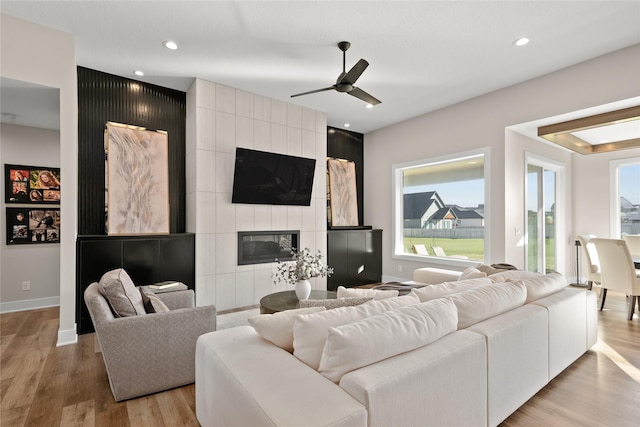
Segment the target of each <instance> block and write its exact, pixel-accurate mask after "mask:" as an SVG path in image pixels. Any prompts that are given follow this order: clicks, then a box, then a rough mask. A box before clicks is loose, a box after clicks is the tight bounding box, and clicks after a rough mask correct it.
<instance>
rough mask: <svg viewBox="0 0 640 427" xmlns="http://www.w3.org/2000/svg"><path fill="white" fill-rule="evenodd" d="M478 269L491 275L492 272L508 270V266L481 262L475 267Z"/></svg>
mask: <svg viewBox="0 0 640 427" xmlns="http://www.w3.org/2000/svg"><path fill="white" fill-rule="evenodd" d="M475 268H476V269H477V270H479V271H481V272H483V273H485V274H486V275H487V276H491V275H492V274H496V273H501V272H503V271H507V269H506V268H495V267H492V266H490V265H486V264H480V265H478V266H476V267H475Z"/></svg>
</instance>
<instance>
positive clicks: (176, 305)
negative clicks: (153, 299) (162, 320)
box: [155, 289, 195, 310]
mask: <svg viewBox="0 0 640 427" xmlns="http://www.w3.org/2000/svg"><path fill="white" fill-rule="evenodd" d="M155 295H156V296H157V297H158V298H160V299H161V300H162V302H163V303H165V305H166V306H167V307H168V308H169V310H177V309H180V308H193V307H195V296H194V292H193V290H192V289H187V290H184V291H175V292H163V293H158V294H155Z"/></svg>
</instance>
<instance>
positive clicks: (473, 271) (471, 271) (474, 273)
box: [458, 267, 487, 280]
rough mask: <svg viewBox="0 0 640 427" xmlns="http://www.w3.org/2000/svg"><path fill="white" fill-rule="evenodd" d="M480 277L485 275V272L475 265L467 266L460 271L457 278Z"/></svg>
mask: <svg viewBox="0 0 640 427" xmlns="http://www.w3.org/2000/svg"><path fill="white" fill-rule="evenodd" d="M482 277H487V273H484V272H482V271H480V270H478V269H477V268H475V267H469V268H467V269H465V270H464V271H463V272H462V274H461V275H460V277H459V278H458V280H467V279H479V278H482Z"/></svg>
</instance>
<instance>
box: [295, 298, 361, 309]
mask: <svg viewBox="0 0 640 427" xmlns="http://www.w3.org/2000/svg"><path fill="white" fill-rule="evenodd" d="M371 300H373V298H372V297H348V298H339V297H338V298H327V299H305V300H300V302H299V305H300V308H307V307H324V308H326V309H327V310H331V309H334V308H340V307H352V306H354V305H360V304H364V303H365V302H369V301H371Z"/></svg>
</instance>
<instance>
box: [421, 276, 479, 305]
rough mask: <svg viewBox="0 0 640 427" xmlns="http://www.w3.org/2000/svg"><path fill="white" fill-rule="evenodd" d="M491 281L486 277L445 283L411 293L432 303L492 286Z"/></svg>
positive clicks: (422, 300)
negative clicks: (448, 296)
mask: <svg viewBox="0 0 640 427" xmlns="http://www.w3.org/2000/svg"><path fill="white" fill-rule="evenodd" d="M490 284H491V280H490V279H489V278H486V277H482V278H478V279H467V280H460V281H456V282H444V283H439V284H437V285H429V286H425V287H424V288H419V289H412V290H411V293H412V294H414V295H415V296H417V297H418V298H420V301H421V302H426V301H430V300H432V299H436V298H440V297H443V296H445V295H449V294H454V293H456V292H462V291H466V290H467V289H473V288H477V287H478V286H485V285H490Z"/></svg>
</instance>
